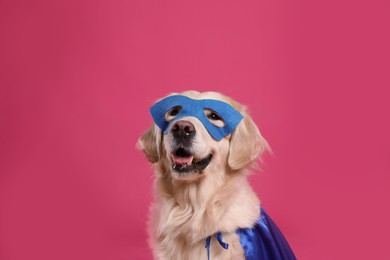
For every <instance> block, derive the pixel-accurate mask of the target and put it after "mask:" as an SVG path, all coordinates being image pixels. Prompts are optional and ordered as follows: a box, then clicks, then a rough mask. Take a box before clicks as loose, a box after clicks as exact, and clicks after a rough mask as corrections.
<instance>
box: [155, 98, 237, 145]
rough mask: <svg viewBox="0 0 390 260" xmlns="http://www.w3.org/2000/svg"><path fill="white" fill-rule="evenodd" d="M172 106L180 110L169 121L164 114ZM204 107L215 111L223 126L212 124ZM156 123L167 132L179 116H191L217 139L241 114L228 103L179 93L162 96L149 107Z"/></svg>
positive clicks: (222, 135) (226, 134) (227, 132)
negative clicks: (193, 97) (198, 98)
mask: <svg viewBox="0 0 390 260" xmlns="http://www.w3.org/2000/svg"><path fill="white" fill-rule="evenodd" d="M174 107H181V110H180V112H179V113H178V114H177V116H176V117H175V118H174V120H172V121H171V122H168V121H166V120H165V114H166V113H167V112H168V111H169V110H171V109H172V108H174ZM205 109H210V110H213V111H214V112H216V113H217V114H218V115H219V116H220V117H221V118H222V120H223V121H224V122H225V126H224V127H218V126H215V125H213V124H212V123H211V122H210V121H209V119H208V118H207V116H206V115H205V113H204V110H205ZM150 113H151V114H152V117H153V120H154V122H155V123H156V125H157V126H158V127H159V128H160V129H161V130H162V131H163V132H164V134H167V132H168V129H169V128H170V126H171V125H172V124H173V123H174V122H175V121H177V120H178V119H180V118H183V117H186V116H193V117H196V118H198V119H199V120H200V121H201V122H202V124H203V125H204V126H205V128H206V129H207V131H208V132H209V134H210V135H211V136H212V137H213V138H214V139H215V140H217V141H219V140H221V139H222V138H223V137H225V136H228V135H229V134H230V133H231V132H232V131H233V130H234V129H235V128H236V127H237V125H238V123H240V121H241V120H242V119H243V116H242V115H241V114H240V113H239V112H238V111H237V110H235V109H234V108H233V107H232V106H230V105H229V104H227V103H225V102H222V101H218V100H212V99H200V100H195V99H191V98H188V97H185V96H181V95H174V96H169V97H167V98H164V99H162V100H160V101H159V102H157V103H156V104H155V105H154V106H152V107H151V108H150Z"/></svg>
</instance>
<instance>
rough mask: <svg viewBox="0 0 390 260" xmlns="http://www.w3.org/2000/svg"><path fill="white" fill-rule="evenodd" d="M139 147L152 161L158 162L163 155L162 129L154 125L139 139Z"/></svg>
mask: <svg viewBox="0 0 390 260" xmlns="http://www.w3.org/2000/svg"><path fill="white" fill-rule="evenodd" d="M137 146H138V148H139V149H140V150H141V151H142V152H143V153H144V154H145V156H146V158H147V159H148V160H149V161H150V162H151V163H156V162H157V161H158V160H159V159H160V156H161V151H160V149H161V131H160V129H159V128H158V127H157V126H156V125H153V126H152V127H150V128H149V129H148V130H146V132H145V133H144V134H143V135H142V136H141V137H140V138H139V139H138V142H137Z"/></svg>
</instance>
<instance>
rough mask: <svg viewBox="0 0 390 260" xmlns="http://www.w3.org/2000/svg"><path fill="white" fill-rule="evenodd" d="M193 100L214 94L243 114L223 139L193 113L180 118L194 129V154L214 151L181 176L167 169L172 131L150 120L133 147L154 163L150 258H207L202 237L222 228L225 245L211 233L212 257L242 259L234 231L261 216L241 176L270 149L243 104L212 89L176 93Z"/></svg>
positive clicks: (169, 163) (244, 178) (189, 259)
mask: <svg viewBox="0 0 390 260" xmlns="http://www.w3.org/2000/svg"><path fill="white" fill-rule="evenodd" d="M180 94H181V95H185V96H188V97H190V98H192V99H216V100H221V101H224V102H226V103H228V104H230V105H231V106H232V107H234V108H235V109H236V110H237V111H239V112H240V113H241V114H242V115H243V116H244V118H243V120H242V121H241V122H240V123H239V125H238V126H237V128H236V129H235V130H234V131H233V133H232V134H231V135H230V136H228V137H227V138H226V139H225V138H224V139H222V140H220V141H216V140H214V139H213V138H212V137H211V136H210V135H209V134H208V132H207V130H206V128H205V127H204V126H203V124H202V123H201V122H200V121H199V120H198V119H197V118H195V117H185V118H182V119H180V120H185V121H188V122H190V123H192V124H193V125H194V127H195V129H196V136H195V140H194V142H193V150H194V158H203V157H204V156H207V154H208V153H211V154H212V155H213V157H212V160H211V162H210V164H209V165H208V166H207V168H205V169H204V170H203V172H202V173H200V174H189V175H184V176H181V175H180V174H177V173H176V172H175V171H173V170H172V165H171V164H172V149H173V148H172V135H171V133H170V131H168V133H167V134H166V135H164V134H162V132H161V130H160V129H159V128H158V127H157V126H156V125H153V126H152V127H151V128H150V129H148V130H147V131H146V132H145V133H144V134H143V135H142V136H141V138H140V139H139V141H138V146H139V148H140V149H141V150H142V151H143V152H144V154H145V155H146V157H147V159H148V160H149V161H150V162H152V163H153V164H154V167H155V176H156V179H155V184H154V196H155V203H154V204H153V205H152V208H151V218H150V222H149V232H150V245H151V247H152V249H153V254H154V258H155V259H161V260H166V259H167V260H168V259H169V260H172V259H180V260H192V259H194V260H195V259H196V260H199V259H207V250H206V249H205V239H206V238H207V237H208V236H210V235H213V234H214V233H216V232H222V235H223V241H224V242H226V243H228V244H229V249H228V250H225V249H223V248H222V247H220V245H219V244H218V243H217V241H216V240H215V239H214V238H213V239H212V242H211V249H210V253H211V255H210V257H211V259H219V260H220V259H234V260H239V259H245V257H244V252H243V249H242V247H241V244H240V241H239V237H238V236H237V235H236V233H235V232H236V230H237V229H239V228H246V227H252V226H253V225H254V223H255V222H256V220H257V219H258V218H259V215H260V201H259V199H258V198H257V196H256V194H255V193H254V192H253V190H252V189H251V187H250V186H249V184H248V182H247V179H246V176H247V174H248V173H249V171H248V166H251V165H253V163H254V162H255V160H256V159H257V158H258V157H259V156H260V155H261V154H262V152H263V151H265V150H267V149H269V147H268V144H267V142H266V141H265V139H264V138H263V137H262V136H261V134H260V132H259V130H258V128H257V127H256V125H255V124H254V122H253V121H252V119H251V118H250V117H249V116H248V113H247V111H246V108H245V107H243V106H242V105H240V104H238V103H237V102H235V101H233V100H232V99H231V98H229V97H226V96H224V95H222V94H219V93H216V92H204V93H199V92H197V91H186V92H183V93H180Z"/></svg>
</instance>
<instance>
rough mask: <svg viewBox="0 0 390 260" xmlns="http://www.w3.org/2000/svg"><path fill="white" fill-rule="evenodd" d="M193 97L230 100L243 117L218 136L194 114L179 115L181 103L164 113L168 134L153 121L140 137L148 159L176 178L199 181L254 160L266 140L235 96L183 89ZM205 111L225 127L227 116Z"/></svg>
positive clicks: (210, 117) (220, 126) (214, 122)
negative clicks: (230, 130)
mask: <svg viewBox="0 0 390 260" xmlns="http://www.w3.org/2000/svg"><path fill="white" fill-rule="evenodd" d="M180 95H184V96H187V97H189V98H191V99H198V100H202V99H214V100H219V101H223V102H225V103H228V104H229V105H230V106H232V107H233V108H234V109H236V110H237V111H238V112H239V113H241V114H242V115H243V116H244V118H243V119H242V120H241V122H240V123H239V124H238V126H237V127H236V128H235V129H234V131H233V132H232V133H231V134H229V135H228V136H225V137H224V138H222V139H221V140H216V139H215V138H214V137H213V136H212V135H210V133H209V132H208V130H207V128H206V127H205V125H204V123H202V122H201V121H200V120H199V119H198V118H197V117H195V116H185V117H181V118H179V119H176V117H178V115H179V113H180V110H181V107H180V106H177V107H173V108H172V109H170V110H168V111H167V112H166V113H165V114H164V119H165V121H166V122H168V123H169V127H168V128H167V129H166V131H165V134H164V133H163V132H162V131H161V130H160V129H159V128H158V127H157V126H156V125H154V126H153V127H151V128H150V129H149V130H148V131H147V132H146V133H145V134H144V135H143V136H142V137H141V138H140V139H139V142H138V144H139V147H140V148H141V149H142V151H143V152H144V153H145V155H146V156H147V158H148V159H149V161H151V162H152V163H159V164H160V167H161V168H162V169H163V172H168V174H169V175H170V177H172V178H173V180H178V181H196V180H199V179H201V178H204V177H205V176H207V175H210V174H213V173H214V174H215V173H216V172H218V173H226V172H228V171H236V170H239V169H241V168H243V167H245V166H246V165H248V164H250V163H251V162H253V161H254V160H255V159H256V158H257V157H258V156H259V155H260V153H261V152H262V151H263V150H264V149H266V148H267V147H268V146H267V143H266V141H265V140H264V138H263V137H262V136H261V135H260V132H259V130H258V129H257V127H256V126H255V124H254V123H253V121H252V120H251V119H250V118H249V116H248V115H247V114H246V111H245V109H244V108H243V107H242V106H241V105H239V104H238V103H237V102H235V101H233V100H232V99H230V98H228V97H226V96H223V95H222V94H219V93H216V92H204V93H199V92H196V91H187V92H183V93H180ZM203 113H204V114H205V116H206V118H207V120H209V122H210V123H211V124H212V125H213V126H216V127H217V128H223V127H224V126H225V124H226V122H225V120H224V119H223V118H222V117H221V116H220V115H219V114H218V113H217V112H216V111H213V110H211V109H207V108H205V109H204V111H203Z"/></svg>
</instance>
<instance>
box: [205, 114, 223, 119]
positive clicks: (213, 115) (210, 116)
mask: <svg viewBox="0 0 390 260" xmlns="http://www.w3.org/2000/svg"><path fill="white" fill-rule="evenodd" d="M207 117H208V118H209V119H211V120H221V117H220V116H219V115H218V114H217V113H214V112H212V113H211V114H210V115H208V116H207Z"/></svg>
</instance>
